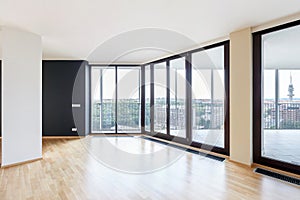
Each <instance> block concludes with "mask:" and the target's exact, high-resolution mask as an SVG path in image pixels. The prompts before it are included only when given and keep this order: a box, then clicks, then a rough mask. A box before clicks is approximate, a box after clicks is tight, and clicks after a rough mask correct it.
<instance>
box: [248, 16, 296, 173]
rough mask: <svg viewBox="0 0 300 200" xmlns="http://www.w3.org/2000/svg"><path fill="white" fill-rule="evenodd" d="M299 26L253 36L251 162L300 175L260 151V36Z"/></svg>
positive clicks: (293, 23) (280, 27)
mask: <svg viewBox="0 0 300 200" xmlns="http://www.w3.org/2000/svg"><path fill="white" fill-rule="evenodd" d="M298 25H300V20H297V21H294V22H290V23H287V24H283V25H279V26H275V27H272V28H269V29H265V30H262V31H258V32H254V33H253V34H252V35H253V162H254V163H258V164H262V165H266V166H269V167H273V168H277V169H280V170H285V171H288V172H292V173H295V174H300V166H297V165H293V164H291V163H286V162H282V161H279V160H275V159H271V158H267V157H263V156H262V155H261V152H262V151H261V150H262V137H261V136H262V135H261V134H262V117H261V116H262V99H261V98H262V95H261V92H262V88H261V86H262V36H263V35H264V34H268V33H271V32H275V31H279V30H283V29H287V28H291V27H294V26H298Z"/></svg>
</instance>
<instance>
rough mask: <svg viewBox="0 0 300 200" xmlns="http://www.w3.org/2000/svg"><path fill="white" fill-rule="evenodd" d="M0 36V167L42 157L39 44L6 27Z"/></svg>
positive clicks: (37, 38)
mask: <svg viewBox="0 0 300 200" xmlns="http://www.w3.org/2000/svg"><path fill="white" fill-rule="evenodd" d="M0 37H1V41H2V43H1V49H2V51H1V52H2V167H3V166H7V165H13V164H17V163H22V162H26V161H30V160H35V159H39V158H41V157H42V42H41V37H40V36H38V35H35V34H32V33H28V32H24V31H19V30H13V29H10V28H7V27H2V28H1V29H0Z"/></svg>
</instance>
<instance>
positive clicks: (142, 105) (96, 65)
mask: <svg viewBox="0 0 300 200" xmlns="http://www.w3.org/2000/svg"><path fill="white" fill-rule="evenodd" d="M89 67H90V80H89V81H90V83H89V85H90V91H89V93H90V104H91V106H90V123H89V126H90V133H91V134H141V133H142V132H143V128H144V126H143V122H144V118H143V116H145V113H144V112H145V109H143V108H144V107H145V104H143V97H144V94H143V93H144V89H143V87H144V84H143V81H144V77H143V74H144V73H143V70H144V69H143V67H142V65H135V64H132V65H130V64H128V65H127V64H120V65H115V64H108V65H105V64H89ZM122 67H124V68H126V67H133V68H139V69H140V99H141V119H140V120H141V131H140V132H130V131H128V133H127V132H123V131H122V132H118V127H117V115H118V112H117V110H118V109H117V100H118V94H116V96H115V99H114V100H115V131H114V132H110V131H101V133H99V132H95V131H93V127H92V120H93V118H92V117H93V113H92V109H93V105H92V103H91V101H92V87H91V85H92V79H91V77H92V68H111V69H114V70H115V84H116V85H115V87H116V88H117V87H118V83H117V81H118V68H122Z"/></svg>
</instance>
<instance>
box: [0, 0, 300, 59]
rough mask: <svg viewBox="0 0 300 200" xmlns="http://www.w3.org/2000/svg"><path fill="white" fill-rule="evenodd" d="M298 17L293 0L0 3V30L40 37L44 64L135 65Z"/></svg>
mask: <svg viewBox="0 0 300 200" xmlns="http://www.w3.org/2000/svg"><path fill="white" fill-rule="evenodd" d="M299 11H300V1H299V0H287V1H282V0H251V1H250V0H209V1H208V0H205V1H204V0H186V1H184V0H151V1H150V0H148V1H147V0H106V1H104V0H26V1H25V0H0V25H4V26H12V27H16V28H19V29H23V30H27V31H30V32H34V33H37V34H39V35H41V36H42V37H43V57H44V59H88V58H89V60H91V61H92V62H98V63H107V62H113V61H116V58H117V61H118V62H119V63H120V62H126V63H127V62H134V63H140V62H145V61H148V60H151V59H154V58H157V57H161V56H164V55H167V54H169V53H170V52H175V51H178V50H182V49H188V48H191V47H192V46H193V44H200V43H203V42H206V41H209V40H213V39H216V38H219V37H224V36H227V35H228V34H229V33H230V32H232V31H234V30H238V29H241V28H244V27H248V26H256V25H259V24H261V23H264V22H268V21H271V20H273V19H277V18H280V17H284V16H287V15H290V14H294V13H297V12H299ZM145 28H148V29H146V30H145ZM153 28H154V29H153ZM134 30H135V31H134ZM141 30H142V31H141ZM153 30H155V31H158V32H159V31H163V32H164V33H165V35H164V36H163V37H159V36H158V35H155V36H151V35H149V33H151V31H153ZM147 31H149V32H148V34H147V33H146V32H147ZM124 33H125V37H123V36H122V35H124ZM128 33H129V34H128ZM140 33H143V34H142V35H139V34H140ZM120 34H121V36H120ZM144 34H145V35H144ZM168 34H170V37H168V36H166V35H168ZM116 38H117V39H116ZM178 38H180V39H178ZM185 41H188V42H186V43H185ZM132 43H133V44H132ZM101 44H104V45H101ZM161 44H163V45H161ZM145 45H150V46H145ZM119 49H122V50H119ZM94 50H95V51H94ZM96 52H98V53H96ZM128 52H131V53H128ZM168 52H169V53H168ZM91 54H92V55H91Z"/></svg>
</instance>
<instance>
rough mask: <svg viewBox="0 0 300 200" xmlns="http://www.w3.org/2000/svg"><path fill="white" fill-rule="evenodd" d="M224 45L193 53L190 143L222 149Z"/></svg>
mask: <svg viewBox="0 0 300 200" xmlns="http://www.w3.org/2000/svg"><path fill="white" fill-rule="evenodd" d="M224 102H225V86H224V46H220V47H216V48H213V49H209V50H204V51H200V52H197V53H193V54H192V120H193V122H192V140H193V141H195V142H199V143H202V144H208V145H212V146H217V147H221V148H224V119H225V109H224Z"/></svg>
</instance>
